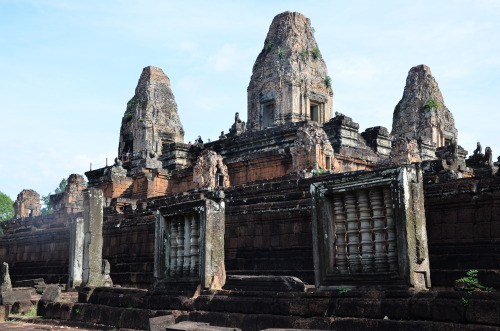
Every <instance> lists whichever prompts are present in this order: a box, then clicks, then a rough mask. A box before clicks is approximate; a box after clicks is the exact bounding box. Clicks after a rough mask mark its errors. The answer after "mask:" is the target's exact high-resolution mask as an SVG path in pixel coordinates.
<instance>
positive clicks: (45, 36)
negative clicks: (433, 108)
mask: <svg viewBox="0 0 500 331" xmlns="http://www.w3.org/2000/svg"><path fill="white" fill-rule="evenodd" d="M286 10H289V11H298V12H301V13H302V14H304V15H305V16H307V17H309V18H310V19H311V22H312V26H313V27H314V29H315V31H316V32H315V37H316V40H317V42H318V45H319V48H320V50H321V52H322V54H323V57H324V59H325V61H326V63H327V66H328V70H329V75H330V76H331V77H332V86H333V89H334V93H335V95H334V111H339V112H342V113H344V114H346V115H348V116H350V117H352V118H353V120H354V121H355V122H358V123H359V124H360V132H361V131H363V130H364V129H366V128H368V127H371V126H376V125H383V126H386V127H387V128H389V129H390V127H391V120H392V112H393V110H394V106H395V105H396V104H397V102H398V101H399V100H400V99H401V96H402V93H403V88H404V84H405V79H406V75H407V73H408V70H409V69H410V68H411V67H412V66H415V65H418V64H422V63H423V64H426V65H428V66H430V68H431V70H432V73H433V75H434V77H435V78H436V80H437V82H438V83H439V87H440V89H441V92H442V93H443V97H444V100H445V103H446V105H447V107H448V108H449V109H450V110H451V112H452V113H453V115H454V117H455V124H456V127H457V129H458V132H459V144H461V145H462V146H463V147H464V148H465V149H466V150H468V151H469V153H471V152H472V151H473V149H474V148H475V144H476V141H478V140H479V141H481V143H482V145H483V148H484V147H486V146H491V148H492V149H493V155H494V159H496V157H497V156H498V155H499V154H500V142H499V141H498V139H499V137H498V125H499V123H500V101H499V97H500V56H499V54H500V0H474V1H472V0H447V1H435V0H433V1H428V0H423V1H411V2H409V1H385V0H379V1H356V0H354V1H304V0H302V1H269V0H268V1H234V0H233V1H182V2H181V1H153V0H142V1H139V0H137V1H132V0H129V1H125V0H123V1H118V0H114V1H113V0H108V1H92V0H90V1H88V0H87V1H68V0H64V1H60V0H53V1H51V0H47V1H35V0H32V1H24V0H0V40H2V45H1V47H0V100H1V103H0V115H1V116H0V120H1V129H0V143H1V148H0V191H3V192H4V193H6V194H8V195H9V196H10V197H11V198H12V199H15V198H16V196H17V194H18V193H19V192H20V191H21V190H22V189H25V188H30V189H34V190H36V191H37V192H39V193H40V194H47V193H49V192H51V191H53V190H54V189H55V188H56V187H57V185H58V183H59V181H60V180H61V179H62V178H65V177H68V176H69V175H70V174H71V173H80V174H83V173H84V172H85V171H87V170H88V169H89V166H90V163H91V162H92V163H93V168H97V167H102V166H104V165H105V159H106V157H107V158H108V159H109V162H110V163H111V162H112V160H113V158H114V157H115V156H116V153H117V149H118V136H119V130H120V123H121V118H122V116H123V113H124V112H125V108H126V104H127V101H128V100H129V99H130V98H131V97H132V96H133V95H134V89H135V86H136V84H137V81H138V79H139V75H140V73H141V71H142V68H143V67H145V66H148V65H154V66H157V67H160V68H162V69H163V70H164V72H165V73H166V74H167V75H168V76H169V78H170V80H171V84H172V90H173V92H174V95H175V97H176V101H177V105H178V108H179V115H180V118H181V121H182V124H183V125H184V129H185V131H186V135H185V139H186V142H187V141H189V140H194V139H195V137H197V136H198V134H200V135H202V137H203V138H204V139H206V138H211V139H216V138H217V137H218V135H219V134H220V131H222V130H224V131H226V132H227V130H228V129H229V127H230V126H231V124H232V121H233V120H234V113H235V112H237V111H238V112H239V113H240V114H241V117H242V119H243V120H246V88H247V86H248V83H249V79H250V75H251V69H252V65H253V63H254V61H255V59H256V57H257V55H258V54H259V52H260V50H261V49H262V47H263V43H264V39H265V37H266V34H267V30H268V28H269V25H270V24H271V21H272V19H273V17H274V16H275V15H277V14H278V13H281V12H283V11H286Z"/></svg>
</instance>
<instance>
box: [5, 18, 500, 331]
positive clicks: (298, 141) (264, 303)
mask: <svg viewBox="0 0 500 331" xmlns="http://www.w3.org/2000/svg"><path fill="white" fill-rule="evenodd" d="M332 77H335V76H334V74H333V75H332ZM333 79H334V78H333ZM333 95H334V93H333V91H332V78H330V76H329V74H328V71H327V68H326V63H325V61H324V60H323V57H322V54H321V51H320V45H318V44H317V43H316V40H315V38H314V34H313V31H312V28H311V23H310V20H309V19H308V18H306V17H304V16H303V15H302V14H299V13H291V12H285V13H281V14H279V15H277V16H276V17H275V18H274V20H273V21H272V23H271V26H270V28H269V32H268V34H267V36H266V38H265V40H264V43H263V47H262V51H261V52H260V54H259V55H258V56H257V59H256V61H255V65H254V67H253V71H252V76H251V78H250V83H249V86H248V108H247V112H248V113H247V118H248V121H247V123H245V122H243V121H242V120H241V119H240V117H239V114H238V113H236V114H235V119H234V124H233V125H232V126H231V128H229V131H228V133H227V134H224V133H223V132H222V134H221V135H220V137H219V139H218V140H217V141H213V142H209V143H205V144H199V143H197V144H194V145H191V144H186V143H185V142H184V130H183V127H182V124H181V121H180V118H182V116H183V115H182V105H181V106H180V110H178V109H177V104H176V102H175V99H174V94H173V91H172V87H171V86H170V81H169V78H168V77H167V75H166V74H165V73H164V72H163V71H162V69H160V68H156V67H146V68H144V69H143V71H142V74H141V76H140V78H139V82H138V84H137V88H136V90H135V94H134V96H133V97H132V98H131V99H130V101H129V102H128V103H127V104H126V110H125V113H124V116H123V118H122V119H121V121H122V122H121V123H122V125H121V129H120V138H119V141H118V156H117V158H116V159H115V162H114V164H113V165H111V166H106V167H104V168H101V169H95V170H91V171H89V172H87V173H85V175H86V177H87V179H88V183H87V184H86V185H85V181H84V179H83V177H82V176H80V175H71V176H70V177H69V179H68V185H67V187H66V190H65V192H64V193H60V194H58V195H57V196H54V197H53V198H52V199H53V202H54V205H55V206H56V208H55V212H54V213H53V214H49V215H39V209H40V203H39V196H38V194H37V193H36V192H34V191H31V190H24V191H23V192H21V194H20V195H19V196H18V199H17V200H16V202H15V204H16V215H15V217H14V218H13V219H12V220H10V221H7V222H5V223H4V224H2V227H3V230H4V234H3V235H2V236H0V257H1V258H2V262H6V263H8V266H7V267H6V268H4V269H5V270H7V272H4V273H6V274H10V276H9V277H10V278H9V279H10V280H9V281H11V282H12V284H13V285H12V288H10V287H9V286H7V285H6V286H5V290H2V292H1V296H2V298H3V302H2V304H3V305H4V306H0V307H5V305H7V304H9V302H13V303H16V302H19V303H18V304H17V306H18V307H22V302H24V301H23V300H22V295H21V293H25V292H26V291H28V290H27V289H26V287H34V288H35V290H36V291H38V292H40V293H42V291H43V289H44V288H45V287H47V289H46V290H45V292H47V293H49V292H51V293H56V292H57V291H56V292H52V291H53V288H54V287H51V286H47V285H46V284H60V285H61V286H63V287H64V288H65V290H66V292H67V293H66V295H69V296H71V293H73V294H74V295H73V298H74V300H66V301H62V300H58V299H57V298H56V295H54V296H51V295H48V294H44V296H43V297H42V298H41V299H40V300H39V301H38V314H39V315H41V316H43V317H44V318H46V319H52V320H54V319H55V320H62V321H71V322H80V323H98V324H100V325H105V326H107V327H112V328H123V329H139V330H146V329H147V330H167V329H168V330H195V329H200V330H201V329H203V330H209V329H210V330H218V329H228V330H229V329H231V330H237V329H241V330H264V329H316V330H334V329H335V330H357V329H368V330H386V329H398V330H399V329H424V330H431V329H442V330H479V329H481V330H495V329H497V327H498V326H499V325H500V296H499V295H498V294H497V293H496V292H492V291H491V290H492V289H494V288H497V289H498V288H499V287H500V276H499V275H500V268H499V265H500V264H499V262H500V250H499V248H498V247H500V245H499V244H500V212H499V207H498V206H499V205H500V175H498V163H496V162H493V161H492V151H491V149H490V148H489V147H487V148H486V149H485V151H484V153H483V150H482V148H481V146H480V144H478V148H477V149H476V150H475V151H474V152H473V155H471V156H470V157H469V158H467V154H468V153H467V151H465V150H464V149H463V148H462V147H461V146H460V145H459V144H458V143H459V139H458V130H457V129H456V128H455V124H454V120H453V116H452V114H451V112H450V110H449V109H448V108H447V107H446V106H445V103H444V99H443V96H442V95H441V92H440V90H439V88H438V85H437V82H436V80H435V79H434V77H433V76H432V75H431V72H430V69H429V67H427V66H425V65H418V66H415V67H413V68H411V69H410V71H409V73H408V78H407V80H406V85H405V86H404V90H403V97H402V99H401V101H399V102H396V100H395V102H394V104H395V109H394V114H393V125H392V129H391V130H388V129H387V128H385V127H382V126H376V127H371V128H367V129H365V130H364V131H360V127H359V124H358V123H356V122H354V121H353V119H352V118H350V117H348V116H347V115H344V114H340V113H338V112H335V113H333V108H334V105H333ZM223 129H224V128H223ZM467 273H469V276H468V277H469V278H468V279H469V280H470V279H473V281H472V283H473V284H475V285H473V286H472V288H470V287H469V288H467V286H465V287H464V283H465V282H466V281H464V280H463V279H462V280H461V281H458V282H456V280H458V279H460V278H463V277H465V276H467ZM3 288H4V287H3ZM49 288H50V289H52V290H50V291H49ZM23 291H24V292H23ZM12 293H16V294H17V298H18V299H17V301H16V300H13V299H12V297H15V296H13V294H12ZM76 293H77V294H76ZM56 294H57V293H56ZM76 296H78V299H76ZM20 298H21V299H20ZM9 300H10V301H9ZM3 309H4V310H5V308H3ZM0 311H1V309H0ZM83 325H85V324H83Z"/></svg>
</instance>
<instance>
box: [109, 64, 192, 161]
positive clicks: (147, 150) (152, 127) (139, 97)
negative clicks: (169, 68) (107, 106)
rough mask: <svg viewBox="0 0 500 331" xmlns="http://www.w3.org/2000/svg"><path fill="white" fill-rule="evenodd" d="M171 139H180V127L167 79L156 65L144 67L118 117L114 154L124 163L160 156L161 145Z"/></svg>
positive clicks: (182, 132)
mask: <svg viewBox="0 0 500 331" xmlns="http://www.w3.org/2000/svg"><path fill="white" fill-rule="evenodd" d="M173 142H176V143H182V142H184V129H183V127H182V124H181V121H180V119H179V115H178V113H177V104H176V102H175V98H174V95H173V93H172V90H171V88H170V79H169V78H168V77H167V75H165V73H164V72H163V70H161V69H160V68H156V67H152V66H149V67H146V68H144V69H143V70H142V74H141V77H140V78H139V82H138V83H137V87H136V89H135V95H134V96H133V97H132V99H130V101H129V102H128V103H127V109H126V110H125V114H124V116H123V119H122V125H121V128H120V144H119V146H118V157H119V158H120V159H121V160H122V161H123V162H128V161H130V160H131V159H132V158H146V157H147V156H148V154H151V153H154V154H153V155H161V152H162V145H163V144H166V143H173Z"/></svg>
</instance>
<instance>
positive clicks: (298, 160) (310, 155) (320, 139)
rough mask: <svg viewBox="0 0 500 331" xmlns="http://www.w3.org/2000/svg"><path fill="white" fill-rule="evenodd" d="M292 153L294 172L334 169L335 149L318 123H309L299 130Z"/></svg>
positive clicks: (291, 149)
mask: <svg viewBox="0 0 500 331" xmlns="http://www.w3.org/2000/svg"><path fill="white" fill-rule="evenodd" d="M290 153H291V154H292V160H293V171H301V170H309V171H310V170H317V169H326V170H331V168H332V163H333V148H332V145H331V144H330V140H329V139H328V136H327V135H326V133H325V131H324V130H323V129H322V128H321V126H320V125H319V124H317V123H307V124H305V125H303V126H301V127H300V128H299V129H298V130H297V138H295V141H294V146H293V147H291V148H290Z"/></svg>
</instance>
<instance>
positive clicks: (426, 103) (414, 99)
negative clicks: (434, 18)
mask: <svg viewBox="0 0 500 331" xmlns="http://www.w3.org/2000/svg"><path fill="white" fill-rule="evenodd" d="M391 134H392V135H393V136H404V137H408V138H414V139H419V140H421V141H423V142H425V143H428V142H430V143H433V144H435V147H434V148H437V147H441V146H446V145H449V144H450V142H451V140H452V139H453V140H454V141H455V142H457V141H458V132H457V129H456V128H455V120H454V119H453V115H452V114H451V112H450V110H449V109H448V108H447V107H446V106H445V104H444V100H443V96H442V95H441V91H440V90H439V87H438V84H437V82H436V80H435V79H434V77H433V76H432V73H431V70H430V68H429V67H428V66H426V65H423V64H422V65H418V66H415V67H413V68H411V69H410V71H409V72H408V77H407V78H406V85H405V88H404V91H403V97H402V99H401V100H400V101H399V103H398V104H397V105H396V108H394V114H393V119H392V132H391ZM423 154H424V155H425V154H428V153H424V152H423ZM425 159H426V158H424V160H425Z"/></svg>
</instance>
